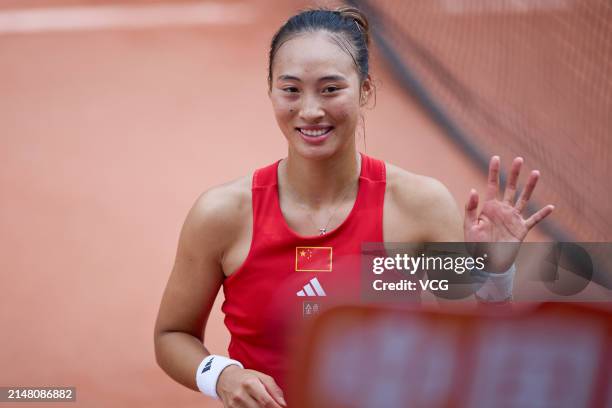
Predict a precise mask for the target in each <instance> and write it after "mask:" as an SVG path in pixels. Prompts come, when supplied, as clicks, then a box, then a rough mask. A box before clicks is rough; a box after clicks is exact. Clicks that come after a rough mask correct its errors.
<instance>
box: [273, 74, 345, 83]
mask: <svg viewBox="0 0 612 408" xmlns="http://www.w3.org/2000/svg"><path fill="white" fill-rule="evenodd" d="M278 80H279V81H298V82H301V81H302V80H301V79H300V78H298V77H296V76H293V75H280V76H279V77H278ZM318 81H319V82H320V81H346V78H344V77H343V76H342V75H326V76H324V77H321V78H319V79H318Z"/></svg>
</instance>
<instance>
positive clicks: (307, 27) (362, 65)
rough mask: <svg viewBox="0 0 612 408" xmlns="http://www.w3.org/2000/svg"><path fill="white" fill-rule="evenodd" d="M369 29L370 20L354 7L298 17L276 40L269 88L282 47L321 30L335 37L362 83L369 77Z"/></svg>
mask: <svg viewBox="0 0 612 408" xmlns="http://www.w3.org/2000/svg"><path fill="white" fill-rule="evenodd" d="M369 29H370V26H369V24H368V19H367V18H366V16H365V15H364V14H363V13H362V12H361V11H359V10H358V9H356V8H354V7H346V6H344V7H339V8H337V9H334V10H330V9H325V8H316V9H311V10H305V11H302V12H300V13H298V14H296V15H294V16H293V17H291V18H290V19H289V20H287V21H286V22H285V24H283V26H282V27H281V28H280V29H279V30H278V31H277V32H276V34H275V35H274V37H272V43H271V45H270V54H269V60H268V87H269V88H271V87H272V63H273V62H274V56H275V55H276V52H277V51H278V49H279V48H280V46H281V45H283V44H284V43H285V42H287V41H288V40H290V39H291V38H293V37H295V36H296V35H299V34H302V33H305V32H315V31H319V30H323V31H328V32H329V33H330V34H332V38H333V39H334V41H336V43H338V45H339V46H340V47H341V48H342V49H344V50H345V51H346V52H347V53H348V54H349V55H350V56H351V58H352V59H353V62H354V63H355V66H356V67H357V71H358V72H359V79H360V80H361V81H363V80H365V79H366V78H367V76H368V73H369V59H370V58H369V49H368V47H369V45H370V34H369Z"/></svg>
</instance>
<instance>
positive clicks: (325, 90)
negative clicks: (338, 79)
mask: <svg viewBox="0 0 612 408" xmlns="http://www.w3.org/2000/svg"><path fill="white" fill-rule="evenodd" d="M339 89H340V88H338V87H337V86H334V85H330V86H326V87H325V88H323V93H333V92H336V91H337V90H339Z"/></svg>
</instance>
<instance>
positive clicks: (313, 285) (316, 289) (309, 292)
mask: <svg viewBox="0 0 612 408" xmlns="http://www.w3.org/2000/svg"><path fill="white" fill-rule="evenodd" d="M296 294H297V295H298V296H300V297H303V296H327V294H326V293H325V291H324V290H323V287H322V286H321V283H319V280H318V279H317V278H312V279H311V280H310V281H309V282H308V283H307V284H305V285H304V288H303V289H302V290H300V291H299V292H298V293H296Z"/></svg>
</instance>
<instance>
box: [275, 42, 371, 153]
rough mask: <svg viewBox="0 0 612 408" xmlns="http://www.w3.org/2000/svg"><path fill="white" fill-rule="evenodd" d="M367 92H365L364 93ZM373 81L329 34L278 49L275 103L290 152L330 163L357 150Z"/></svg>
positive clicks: (277, 117)
mask: <svg viewBox="0 0 612 408" xmlns="http://www.w3.org/2000/svg"><path fill="white" fill-rule="evenodd" d="M360 90H361V92H360ZM369 90H370V81H369V79H366V80H364V81H363V82H362V81H361V80H360V78H359V73H358V71H357V67H356V65H355V63H354V61H353V59H352V58H351V56H350V55H349V54H348V53H347V51H345V50H344V49H342V48H341V47H340V46H339V45H338V43H336V42H335V41H334V38H332V36H331V34H330V33H328V32H325V31H322V30H320V31H316V32H305V33H303V34H299V35H297V36H296V37H294V38H292V39H290V40H288V41H287V42H285V43H284V44H282V45H281V46H280V48H279V49H278V51H277V53H276V55H275V57H274V61H273V64H272V83H271V89H270V99H271V101H272V106H273V108H274V114H275V116H276V121H277V122H278V126H279V127H280V129H281V131H282V132H283V134H284V135H285V137H286V138H287V141H288V142H289V150H290V153H292V152H293V153H297V154H299V155H300V156H303V157H305V158H310V159H324V158H328V157H331V156H333V155H335V154H336V153H338V152H341V151H345V150H351V149H352V151H354V150H355V128H356V126H357V121H358V119H359V113H360V107H361V103H360V100H362V98H361V97H362V96H364V97H367V94H368V93H369Z"/></svg>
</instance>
